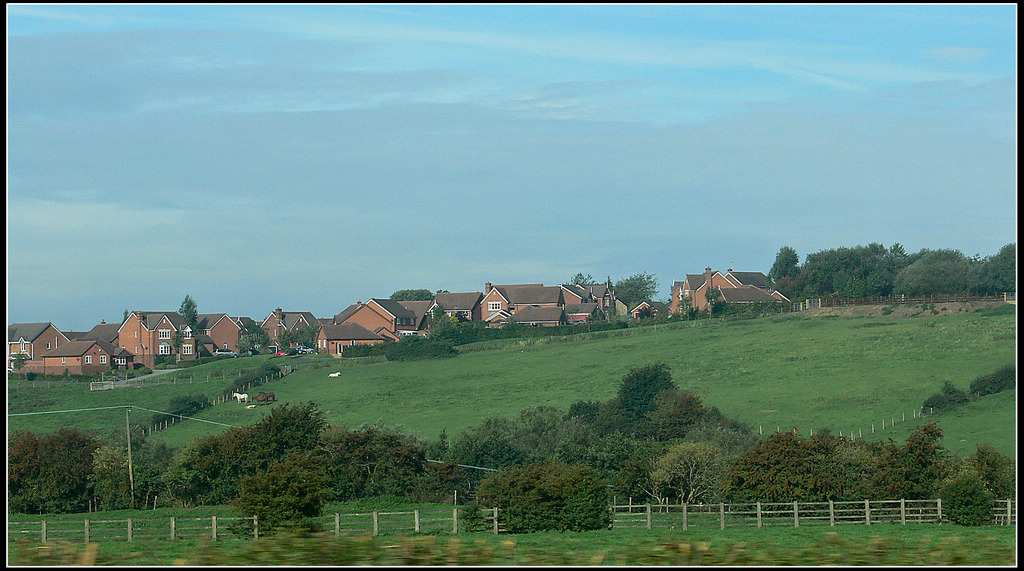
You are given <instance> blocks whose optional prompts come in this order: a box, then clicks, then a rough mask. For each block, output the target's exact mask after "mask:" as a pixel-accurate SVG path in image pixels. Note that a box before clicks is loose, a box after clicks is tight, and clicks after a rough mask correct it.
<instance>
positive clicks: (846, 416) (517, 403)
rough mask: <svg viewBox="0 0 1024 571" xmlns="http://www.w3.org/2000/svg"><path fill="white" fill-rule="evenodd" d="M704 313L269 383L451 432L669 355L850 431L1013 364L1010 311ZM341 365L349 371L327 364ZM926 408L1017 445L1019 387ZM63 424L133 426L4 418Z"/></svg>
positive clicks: (106, 394)
mask: <svg viewBox="0 0 1024 571" xmlns="http://www.w3.org/2000/svg"><path fill="white" fill-rule="evenodd" d="M697 323H698V325H696V326H694V325H691V324H685V323H684V324H680V326H660V327H658V328H642V329H641V328H634V329H629V330H625V331H620V332H611V333H604V334H594V335H592V336H590V337H587V336H582V338H577V339H574V340H572V341H565V342H545V341H525V342H508V343H504V344H500V347H499V348H495V349H489V350H479V351H468V352H465V353H463V354H461V355H459V356H458V357H455V358H452V359H437V360H429V361H415V362H396V363H377V364H359V365H352V364H351V363H348V362H342V361H340V360H328V361H326V362H324V361H323V360H320V359H318V360H314V361H306V362H305V363H303V362H301V361H299V360H296V359H295V358H285V359H283V360H282V358H275V359H274V362H292V363H294V364H295V367H296V372H294V373H293V374H291V375H288V376H287V377H285V378H284V379H281V380H276V381H273V382H271V383H269V384H267V385H265V386H264V387H261V390H269V391H273V392H274V393H276V395H277V398H278V402H281V403H283V402H292V403H297V402H305V401H315V402H317V403H318V404H319V405H320V407H321V409H322V410H324V411H325V412H326V416H327V419H328V421H329V422H331V423H332V424H338V425H346V426H348V427H350V428H355V427H358V426H360V425H362V424H364V423H369V424H374V423H382V424H383V425H386V426H393V427H402V429H403V430H404V431H405V432H407V433H411V434H416V435H419V436H421V437H425V438H435V437H436V436H437V435H438V434H439V433H440V432H441V430H442V429H446V430H447V432H448V434H449V435H451V436H455V435H457V434H459V433H460V432H462V431H464V430H466V429H467V428H469V427H471V426H473V425H476V424H478V423H480V422H481V421H482V420H483V419H485V418H487V417H488V416H493V415H498V416H506V417H513V416H515V415H517V414H518V413H519V411H520V410H522V409H524V408H528V407H533V406H538V405H550V406H556V407H560V408H566V407H568V406H569V405H570V404H571V403H573V402H575V401H577V400H606V399H609V398H611V397H612V396H614V394H615V391H616V389H617V388H618V384H619V382H620V380H621V379H622V376H623V375H624V374H626V373H627V372H628V371H629V369H630V368H632V367H637V366H641V365H645V364H649V363H653V362H659V361H660V362H664V363H666V364H668V365H669V366H670V367H671V368H672V373H673V378H674V380H675V382H676V384H678V385H679V386H680V388H683V389H686V390H690V391H693V392H694V393H696V394H698V395H700V396H701V397H702V398H703V400H704V402H705V404H707V405H713V406H717V407H718V408H719V409H721V411H722V412H723V413H725V414H726V415H727V416H730V417H733V418H736V419H739V420H741V421H743V422H746V423H749V424H750V425H751V426H752V427H753V428H754V430H758V429H760V430H762V431H763V432H765V433H769V432H774V431H776V430H791V429H793V428H796V429H797V430H799V431H800V432H801V433H803V434H805V435H806V434H809V432H810V431H811V430H814V431H818V430H820V429H821V428H824V427H831V428H832V430H833V432H838V431H842V432H843V434H844V435H846V434H849V433H851V432H853V433H854V434H860V435H863V437H865V438H876V439H884V438H890V437H891V438H893V439H894V440H897V441H898V442H902V441H903V439H905V438H906V435H907V434H909V431H910V429H911V428H912V426H913V425H914V424H916V423H918V422H921V420H918V419H916V418H915V417H914V411H915V410H919V408H920V405H921V403H922V402H923V401H924V399H925V398H927V397H928V396H929V395H931V394H932V393H935V392H939V390H940V389H941V388H942V385H943V382H945V381H950V382H952V383H953V384H955V385H956V386H957V387H959V388H962V389H964V390H966V389H967V388H968V385H969V384H970V382H971V381H972V380H974V379H975V378H976V377H978V376H979V375H982V374H987V373H990V372H992V371H994V370H995V369H997V368H998V367H1000V366H1003V365H1007V364H1012V363H1015V361H1016V316H1015V314H1013V313H1008V312H998V311H997V312H978V313H971V314H957V315H948V316H947V315H942V316H933V317H918V318H893V317H859V318H838V317H819V318H807V317H805V316H803V315H794V316H788V317H783V318H778V317H770V318H760V319H755V320H746V321H736V322H724V323H723V322H697ZM258 359H261V358H256V357H254V358H245V359H233V360H229V361H228V362H222V363H213V364H210V365H202V366H199V367H195V368H193V369H190V370H187V371H184V372H183V373H179V374H186V375H187V374H192V375H193V376H194V379H193V383H192V384H188V383H186V382H183V381H179V383H178V384H176V385H164V386H160V387H150V388H137V389H120V390H112V391H97V392H93V393H90V392H89V391H88V387H85V386H74V387H54V388H26V387H23V386H19V387H17V388H12V387H11V386H10V385H9V387H8V396H9V403H10V404H9V412H28V411H41V410H57V409H81V408H91V407H101V406H112V405H123V404H132V405H135V406H143V407H147V408H152V409H156V410H166V408H165V407H166V403H167V401H168V400H169V399H170V398H171V397H172V396H173V395H175V394H181V393H184V392H206V394H215V393H219V392H220V390H221V389H222V388H223V387H225V386H226V385H227V382H225V381H223V380H221V381H219V382H218V381H215V380H214V381H210V382H209V383H206V382H205V381H204V380H203V379H204V375H206V374H209V373H208V371H214V373H213V374H216V373H215V371H217V370H220V369H219V368H225V367H236V368H237V367H243V366H247V367H254V366H256V365H257V364H258ZM288 359H292V361H288ZM315 363H320V365H314V364H315ZM334 371H340V372H341V375H340V376H339V377H329V376H328V373H330V372H334ZM229 373H230V371H229ZM270 409H271V407H258V408H256V409H246V408H245V407H244V406H241V405H238V404H237V403H234V402H229V403H226V404H223V405H220V406H217V407H214V408H212V409H207V410H205V411H203V412H202V413H200V414H199V415H198V417H197V418H200V419H204V420H210V421H215V422H219V423H223V424H229V425H244V424H249V423H252V422H255V421H257V420H259V419H260V418H262V415H264V414H266V413H267V412H268V411H269V410H270ZM134 414H143V413H141V412H139V413H133V415H134ZM145 415H146V418H148V416H149V415H150V413H145ZM904 418H905V419H906V421H904V420H903V419H904ZM893 420H896V426H895V427H893V426H892V421H893ZM925 420H927V421H932V420H934V421H936V422H938V423H939V425H940V426H941V427H943V429H944V430H945V431H946V438H945V439H944V441H943V444H944V445H945V446H946V447H947V448H950V449H951V450H955V451H962V452H966V453H970V452H973V450H974V449H975V447H976V445H977V444H978V443H979V442H982V441H988V442H990V443H992V444H993V445H994V446H995V447H996V448H997V449H999V450H1000V451H1001V452H1003V453H1004V454H1010V455H1014V456H1015V451H1016V440H1015V438H1016V410H1015V398H1014V395H1013V394H1012V393H1003V394H999V395H991V396H989V397H985V398H983V399H980V400H978V401H976V402H973V403H971V404H970V405H968V406H967V407H964V408H963V409H962V410H959V411H956V412H954V413H946V414H942V415H936V416H933V417H929V418H926V419H925ZM883 421H884V422H885V425H886V427H885V431H883V430H882V422H883ZM872 424H873V425H874V427H875V432H874V434H872V433H871V428H872ZM60 426H75V427H78V428H82V429H95V430H101V431H106V430H117V429H122V430H123V426H124V411H123V410H113V411H89V412H80V413H68V414H60V415H38V416H18V417H9V425H8V430H13V429H17V428H24V429H28V430H34V431H37V432H48V431H52V430H55V429H56V428H58V427H60ZM223 429H224V427H223V426H219V425H213V424H204V423H200V422H194V421H186V422H184V423H182V424H178V425H176V426H174V427H172V428H169V429H168V430H166V431H162V432H158V433H156V437H157V438H162V439H164V440H165V441H166V442H167V443H169V444H171V445H173V446H182V445H184V444H185V443H187V442H188V441H189V440H191V439H193V438H195V437H197V436H200V435H203V434H208V433H211V432H217V431H220V430H223Z"/></svg>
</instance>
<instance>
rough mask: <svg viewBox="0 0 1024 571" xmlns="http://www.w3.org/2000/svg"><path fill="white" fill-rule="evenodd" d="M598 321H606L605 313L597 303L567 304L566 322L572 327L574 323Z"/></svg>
mask: <svg viewBox="0 0 1024 571" xmlns="http://www.w3.org/2000/svg"><path fill="white" fill-rule="evenodd" d="M596 319H604V312H603V311H601V307H600V305H599V304H597V303H596V302H587V303H568V302H567V303H566V304H565V320H566V321H567V322H568V323H569V324H570V325H571V324H574V323H586V322H588V321H594V320H596Z"/></svg>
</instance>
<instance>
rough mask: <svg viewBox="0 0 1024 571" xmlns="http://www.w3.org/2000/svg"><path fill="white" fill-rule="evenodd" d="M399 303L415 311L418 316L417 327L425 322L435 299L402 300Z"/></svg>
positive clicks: (416, 316)
mask: <svg viewBox="0 0 1024 571" xmlns="http://www.w3.org/2000/svg"><path fill="white" fill-rule="evenodd" d="M398 303H399V304H401V306H402V307H404V308H406V309H408V310H409V311H411V312H412V313H413V315H414V316H415V318H416V327H417V328H419V327H421V326H422V325H423V324H424V322H425V320H426V318H427V310H428V309H430V306H431V305H433V304H434V302H433V301H400V302H398Z"/></svg>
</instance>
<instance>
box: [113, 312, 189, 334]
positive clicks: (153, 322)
mask: <svg viewBox="0 0 1024 571" xmlns="http://www.w3.org/2000/svg"><path fill="white" fill-rule="evenodd" d="M132 313H134V314H135V315H137V316H138V317H139V321H141V322H142V326H143V327H145V328H146V329H147V330H149V331H153V330H154V329H156V327H157V325H160V322H161V321H163V318H164V317H167V320H168V321H170V322H171V325H172V326H173V327H174V329H176V330H180V329H182V328H184V327H185V325H186V323H185V318H184V317H182V316H181V314H180V313H178V312H177V311H133V312H132ZM125 322H127V320H125ZM121 327H124V323H122V324H121V325H120V326H119V327H118V330H120V328H121Z"/></svg>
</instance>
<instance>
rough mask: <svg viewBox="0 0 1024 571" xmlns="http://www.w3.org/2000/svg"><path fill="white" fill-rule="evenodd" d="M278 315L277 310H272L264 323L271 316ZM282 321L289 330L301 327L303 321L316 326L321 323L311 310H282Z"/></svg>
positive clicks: (264, 321)
mask: <svg viewBox="0 0 1024 571" xmlns="http://www.w3.org/2000/svg"><path fill="white" fill-rule="evenodd" d="M276 315H277V311H276V310H274V311H271V312H270V315H268V316H267V319H264V320H263V323H266V322H267V321H268V320H269V319H270V318H271V317H275V316H276ZM280 322H281V325H282V326H283V327H284V328H285V329H287V330H289V331H291V330H293V329H295V328H297V327H299V325H300V324H301V323H305V324H306V325H312V326H314V327H315V326H318V325H320V322H319V321H318V320H317V318H316V316H315V315H313V314H312V313H311V312H309V311H282V312H281V320H280Z"/></svg>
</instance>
